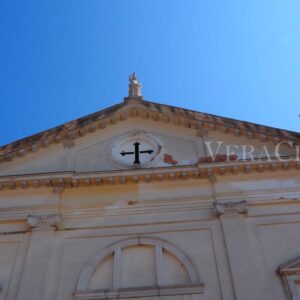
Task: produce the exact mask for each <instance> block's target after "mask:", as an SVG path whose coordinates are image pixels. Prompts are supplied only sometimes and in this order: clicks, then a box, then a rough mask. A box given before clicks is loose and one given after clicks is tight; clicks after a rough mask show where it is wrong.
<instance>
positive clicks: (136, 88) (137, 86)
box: [128, 72, 142, 97]
mask: <svg viewBox="0 0 300 300" xmlns="http://www.w3.org/2000/svg"><path fill="white" fill-rule="evenodd" d="M129 81H130V84H129V91H128V97H141V96H142V84H141V83H140V82H139V80H138V79H137V77H136V74H135V72H133V73H132V75H130V76H129Z"/></svg>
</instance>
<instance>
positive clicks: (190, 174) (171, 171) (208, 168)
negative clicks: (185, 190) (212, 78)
mask: <svg viewBox="0 0 300 300" xmlns="http://www.w3.org/2000/svg"><path fill="white" fill-rule="evenodd" d="M288 170H295V171H298V170H300V161H297V160H291V161H289V162H282V161H280V160H275V159H274V160H266V161H261V160H260V161H234V162H224V163H221V162H216V163H205V164H203V163H199V164H195V165H190V166H172V167H160V168H151V169H138V170H137V169H134V170H119V171H107V172H80V173H76V172H60V173H40V174H24V175H14V176H11V175H8V176H1V177H0V192H1V191H3V190H15V189H29V188H32V189H38V188H52V189H53V192H54V193H57V192H59V193H60V192H62V190H63V189H65V188H78V187H90V186H95V185H114V184H128V183H138V182H150V181H162V180H171V181H172V180H185V179H198V178H200V179H201V178H204V179H208V178H212V176H214V177H216V176H218V175H220V176H222V175H237V174H251V173H253V172H258V173H263V172H276V171H288Z"/></svg>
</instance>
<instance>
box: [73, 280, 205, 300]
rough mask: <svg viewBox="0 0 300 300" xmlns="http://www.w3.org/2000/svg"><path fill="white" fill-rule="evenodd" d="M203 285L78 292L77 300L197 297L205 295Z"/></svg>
mask: <svg viewBox="0 0 300 300" xmlns="http://www.w3.org/2000/svg"><path fill="white" fill-rule="evenodd" d="M203 291H204V285H203V284H191V285H171V286H153V287H142V288H120V289H105V290H94V291H76V292H74V298H73V299H75V300H96V299H97V300H102V299H103V300H104V299H111V300H116V299H124V298H125V299H126V298H144V297H155V296H156V297H157V296H175V295H197V294H203Z"/></svg>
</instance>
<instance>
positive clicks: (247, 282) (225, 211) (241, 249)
mask: <svg viewBox="0 0 300 300" xmlns="http://www.w3.org/2000/svg"><path fill="white" fill-rule="evenodd" d="M214 207H215V212H216V214H217V216H218V217H219V218H220V220H221V224H222V228H223V233H224V239H225V244H226V250H227V256H228V260H229V266H230V270H231V275H232V281H233V287H234V291H235V297H236V300H266V299H268V298H267V296H266V294H265V293H264V287H263V282H262V280H261V276H260V272H259V266H258V263H257V260H256V258H255V252H254V251H253V245H252V242H251V238H250V235H249V232H248V229H247V224H246V222H245V219H246V215H247V212H248V206H247V202H246V201H238V202H220V201H216V202H215V203H214Z"/></svg>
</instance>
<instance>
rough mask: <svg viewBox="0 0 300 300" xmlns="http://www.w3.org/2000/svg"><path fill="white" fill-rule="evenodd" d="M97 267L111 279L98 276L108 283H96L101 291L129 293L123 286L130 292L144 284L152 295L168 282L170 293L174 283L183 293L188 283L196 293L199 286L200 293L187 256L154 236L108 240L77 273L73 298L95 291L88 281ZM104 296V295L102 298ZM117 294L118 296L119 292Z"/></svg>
mask: <svg viewBox="0 0 300 300" xmlns="http://www.w3.org/2000/svg"><path fill="white" fill-rule="evenodd" d="M101 268H102V269H103V271H102V272H104V273H105V274H106V275H107V274H111V280H110V282H111V283H108V280H107V279H105V280H102V281H103V282H104V281H105V284H106V285H108V286H106V285H104V286H103V285H101V284H99V285H100V288H101V289H102V290H103V291H104V290H105V295H106V294H107V291H109V290H111V291H116V290H119V291H122V292H123V293H125V296H126V297H130V295H128V294H126V289H127V288H130V291H131V292H132V288H138V290H139V291H141V290H142V289H141V288H145V289H147V294H149V292H150V294H151V293H152V294H153V295H154V296H155V293H156V292H157V291H158V287H159V289H160V290H161V288H165V289H168V288H170V287H171V286H172V287H173V288H172V291H173V293H174V286H176V289H180V288H181V289H182V288H184V293H186V292H187V290H189V288H187V287H190V292H187V293H188V294H191V293H194V292H195V291H196V290H197V291H196V293H200V290H201V293H202V288H203V285H202V284H201V283H200V280H199V277H198V274H197V272H196V270H195V268H194V266H193V264H192V263H191V261H190V260H189V259H188V257H187V256H186V255H185V254H184V253H183V252H182V251H180V250H179V249H178V248H176V247H175V246H173V245H171V244H169V243H167V242H166V241H164V240H161V239H157V238H148V237H140V238H131V239H126V240H122V241H120V242H117V243H114V244H112V245H111V246H110V247H108V248H107V249H106V250H105V251H104V252H102V253H96V254H94V255H92V256H91V257H90V258H89V259H88V260H87V262H86V263H85V264H84V266H83V269H82V271H81V273H80V276H79V279H78V282H77V287H76V292H75V299H89V298H88V297H86V298H85V297H82V296H83V295H87V294H88V292H92V291H95V290H97V291H98V292H99V288H98V286H97V284H96V286H94V285H95V284H91V282H95V279H93V276H94V277H95V275H94V274H96V273H97V272H98V270H99V269H101ZM127 273H130V274H127ZM177 273H178V274H177ZM107 276H109V275H107ZM134 276H135V277H136V278H135V279H134ZM176 276H177V277H176ZM129 278H131V279H132V281H131V282H129V281H128V280H129ZM97 280H99V279H97ZM97 280H96V282H97ZM138 283H140V285H138ZM91 285H92V287H91ZM149 289H150V290H149ZM195 289H196V290H195ZM158 292H159V291H158ZM93 293H94V292H93ZM99 293H101V292H99ZM102 293H103V292H102ZM184 293H183V292H182V293H181V294H184ZM166 294H168V292H167V291H166ZM140 295H141V296H142V293H141V294H140ZM125 296H124V297H125ZM106 297H107V295H106V296H105V297H103V298H106ZM118 297H120V298H122V297H121V296H120V295H118ZM99 299H101V295H100V296H99Z"/></svg>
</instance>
